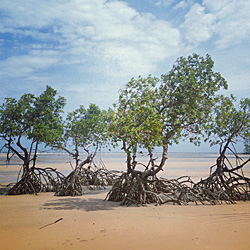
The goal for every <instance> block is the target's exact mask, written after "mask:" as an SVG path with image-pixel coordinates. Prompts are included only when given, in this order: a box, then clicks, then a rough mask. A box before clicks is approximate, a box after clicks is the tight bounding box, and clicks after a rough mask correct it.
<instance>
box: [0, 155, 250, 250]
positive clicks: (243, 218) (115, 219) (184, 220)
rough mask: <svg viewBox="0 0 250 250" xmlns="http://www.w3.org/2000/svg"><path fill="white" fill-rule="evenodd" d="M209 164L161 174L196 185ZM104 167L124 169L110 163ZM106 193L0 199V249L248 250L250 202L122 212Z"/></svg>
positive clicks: (187, 163)
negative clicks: (189, 176)
mask: <svg viewBox="0 0 250 250" xmlns="http://www.w3.org/2000/svg"><path fill="white" fill-rule="evenodd" d="M212 162H213V160H211V162H210V161H207V160H206V161H205V160H204V161H191V160H190V159H185V158H183V159H181V160H178V161H177V160H176V161H174V160H173V161H172V162H171V161H170V163H169V170H167V169H166V171H164V173H165V174H166V175H173V176H174V175H179V174H180V173H182V175H183V174H185V173H183V172H185V171H186V172H187V173H188V172H190V171H191V170H192V172H190V173H191V174H192V175H193V176H194V178H197V179H198V178H200V177H201V176H204V175H207V172H209V169H207V168H204V169H206V170H204V171H203V170H201V168H200V166H202V164H204V165H207V166H210V165H209V164H210V163H212ZM108 163H109V164H108V165H109V166H111V168H113V167H115V166H116V169H117V168H118V169H119V168H123V165H119V164H118V165H117V163H115V162H114V161H112V160H110V162H108ZM56 164H57V163H54V165H53V166H56ZM112 164H113V165H112ZM50 165H51V164H50ZM44 166H47V165H46V164H44ZM180 166H182V167H183V169H180V168H179V169H178V167H180ZM15 167H16V166H9V167H8V171H11V170H12V169H14V168H15ZM58 167H59V168H62V169H65V168H68V165H67V164H65V165H63V164H60V166H59V165H58ZM175 168H176V169H175ZM185 168H186V170H185ZM190 169H191V170H190ZM4 170H5V171H7V170H6V167H5V166H3V165H1V167H0V171H2V173H3V171H4ZM184 170H185V171H184ZM247 173H248V175H249V170H248V169H247ZM107 192H108V189H104V190H94V191H89V190H87V189H86V190H85V194H84V195H83V196H81V197H55V196H54V195H53V193H41V194H38V195H21V196H5V195H0V243H1V249H6V250H8V249H91V250H95V249H97V250H99V249H100V250H101V249H111V250H112V249H234V250H236V249H246V250H247V249H250V202H238V203H237V204H235V205H226V204H223V205H217V206H212V205H206V206H203V205H198V206H196V205H188V206H178V205H162V206H154V205H148V206H147V207H133V206H132V207H121V206H119V204H118V203H113V202H107V201H104V198H105V196H106V194H107ZM56 221H57V222H56ZM54 222H56V223H54Z"/></svg>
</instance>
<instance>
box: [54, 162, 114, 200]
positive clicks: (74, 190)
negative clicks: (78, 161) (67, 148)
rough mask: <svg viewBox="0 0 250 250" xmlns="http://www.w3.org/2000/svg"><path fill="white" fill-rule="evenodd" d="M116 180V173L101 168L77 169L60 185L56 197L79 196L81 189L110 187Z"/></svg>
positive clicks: (81, 193)
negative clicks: (94, 169)
mask: <svg viewBox="0 0 250 250" xmlns="http://www.w3.org/2000/svg"><path fill="white" fill-rule="evenodd" d="M117 178H118V176H117V172H115V171H108V170H107V169H104V168H101V169H97V170H96V171H93V170H92V169H91V167H90V166H89V167H88V168H83V167H77V168H76V169H75V170H73V171H72V172H71V173H70V174H69V175H68V176H67V177H66V178H65V179H64V181H63V182H62V183H61V185H60V187H59V188H58V190H57V191H56V193H55V195H56V196H81V195H83V187H87V188H88V189H90V190H93V189H101V188H105V186H108V185H112V184H113V183H114V182H115V180H116V179H117Z"/></svg>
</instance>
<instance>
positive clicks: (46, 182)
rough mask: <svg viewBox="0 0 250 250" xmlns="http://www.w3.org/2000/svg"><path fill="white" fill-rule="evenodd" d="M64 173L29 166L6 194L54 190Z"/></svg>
mask: <svg viewBox="0 0 250 250" xmlns="http://www.w3.org/2000/svg"><path fill="white" fill-rule="evenodd" d="M64 178H65V177H64V175H63V174H62V173H60V172H58V171H57V170H56V169H53V168H44V169H42V168H31V169H30V170H29V171H26V172H25V173H23V174H22V177H21V179H20V180H19V181H18V182H17V183H16V184H15V185H14V186H13V187H12V188H11V189H10V190H9V191H8V193H7V194H8V195H22V194H37V193H40V192H55V191H56V190H57V188H58V187H59V185H60V183H61V182H62V181H63V179H64Z"/></svg>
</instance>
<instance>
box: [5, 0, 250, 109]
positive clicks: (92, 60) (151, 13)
mask: <svg viewBox="0 0 250 250" xmlns="http://www.w3.org/2000/svg"><path fill="white" fill-rule="evenodd" d="M192 53H198V54H200V55H203V56H205V55H206V54H207V53H208V54H210V55H211V56H212V58H213V60H214V61H215V70H217V71H219V72H221V74H222V75H223V76H224V77H225V78H226V79H227V81H228V84H229V90H228V93H233V94H234V95H236V96H237V97H238V98H241V97H249V90H250V80H249V79H250V1H248V0H216V1H214V0H200V1H193V0H186V1H177V0H155V1H153V0H127V1H107V0H41V1H36V0H25V1H21V0H11V1H10V0H1V1H0V79H1V81H0V87H1V92H0V102H1V103H2V102H3V101H4V98H5V97H17V98H18V97H20V96H21V95H22V94H24V93H34V94H40V93H41V92H42V91H43V90H44V89H45V86H46V85H47V84H48V85H50V86H52V87H53V88H55V89H56V90H57V91H58V93H59V94H60V95H62V96H64V97H65V98H66V99H67V106H66V108H65V111H66V112H68V111H72V110H73V109H75V108H77V107H78V106H79V105H80V104H81V105H84V106H88V104H89V103H96V104H98V105H99V106H100V107H101V108H107V107H109V106H111V105H112V103H113V102H114V101H115V100H116V99H117V97H118V90H119V89H120V88H121V86H123V85H124V84H126V83H127V82H128V81H129V80H130V78H132V77H137V76H138V75H142V76H147V75H148V74H152V75H154V76H160V75H161V74H163V73H167V72H168V71H169V70H170V69H171V66H172V65H173V63H174V61H175V60H176V58H178V57H180V56H187V55H189V54H192Z"/></svg>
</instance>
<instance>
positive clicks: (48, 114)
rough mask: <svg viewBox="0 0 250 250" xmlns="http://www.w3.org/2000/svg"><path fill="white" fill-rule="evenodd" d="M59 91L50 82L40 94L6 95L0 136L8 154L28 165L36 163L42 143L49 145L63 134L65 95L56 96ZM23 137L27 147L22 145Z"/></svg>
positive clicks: (0, 107) (1, 115)
mask: <svg viewBox="0 0 250 250" xmlns="http://www.w3.org/2000/svg"><path fill="white" fill-rule="evenodd" d="M56 94H57V92H56V90H54V89H53V88H52V87H50V86H47V87H46V90H45V91H44V92H43V93H42V94H41V95H40V96H38V97H36V96H35V95H33V94H24V95H22V96H21V97H20V99H19V100H16V99H15V98H6V99H5V102H4V103H3V104H2V105H1V106H0V138H1V139H2V140H3V141H4V143H5V144H4V147H5V148H7V150H8V156H7V157H9V154H10V153H11V152H12V153H13V154H16V155H17V156H18V157H19V158H20V159H21V160H23V162H24V165H25V166H26V167H27V168H29V163H30V161H33V165H34V164H35V160H36V157H37V155H36V153H37V150H38V145H39V144H40V143H45V144H46V145H50V144H52V143H53V142H54V141H56V140H58V138H60V137H61V136H62V132H63V125H62V117H61V113H62V111H63V107H64V105H65V99H64V98H63V97H58V98H56ZM24 140H26V143H25V144H29V146H28V148H27V147H25V146H24V145H23V141H24ZM33 151H34V152H33Z"/></svg>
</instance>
